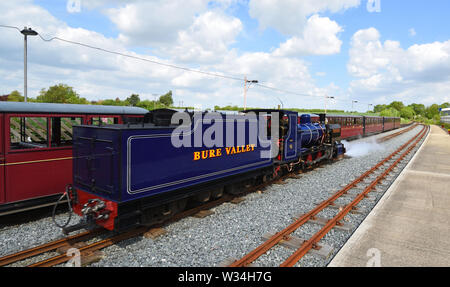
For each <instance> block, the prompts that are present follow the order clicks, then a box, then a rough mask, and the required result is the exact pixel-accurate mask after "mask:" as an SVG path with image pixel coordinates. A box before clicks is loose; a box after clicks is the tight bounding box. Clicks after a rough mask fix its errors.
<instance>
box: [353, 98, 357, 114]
mask: <svg viewBox="0 0 450 287" xmlns="http://www.w3.org/2000/svg"><path fill="white" fill-rule="evenodd" d="M357 102H358V101H352V113H353V103H357Z"/></svg>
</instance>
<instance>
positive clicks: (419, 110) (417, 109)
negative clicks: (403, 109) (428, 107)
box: [408, 103, 425, 116]
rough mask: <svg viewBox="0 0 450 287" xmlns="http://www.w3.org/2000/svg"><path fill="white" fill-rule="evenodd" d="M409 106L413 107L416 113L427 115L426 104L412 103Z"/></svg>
mask: <svg viewBox="0 0 450 287" xmlns="http://www.w3.org/2000/svg"><path fill="white" fill-rule="evenodd" d="M408 107H411V108H412V109H413V110H414V113H415V114H416V115H422V116H425V106H424V105H423V104H414V103H413V104H410V105H409V106H408Z"/></svg>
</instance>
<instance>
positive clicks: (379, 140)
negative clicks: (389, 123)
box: [377, 123, 417, 143]
mask: <svg viewBox="0 0 450 287" xmlns="http://www.w3.org/2000/svg"><path fill="white" fill-rule="evenodd" d="M416 126H417V123H414V124H412V125H411V126H409V127H407V128H406V129H403V130H401V131H398V132H395V133H392V134H390V135H387V136H384V137H382V138H379V139H377V143H382V142H385V141H388V140H390V139H392V138H395V137H396V136H399V135H401V134H404V133H406V132H409V131H410V130H412V129H413V128H415V127H416Z"/></svg>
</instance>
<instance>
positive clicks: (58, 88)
mask: <svg viewBox="0 0 450 287" xmlns="http://www.w3.org/2000/svg"><path fill="white" fill-rule="evenodd" d="M36 101H37V102H40V103H61V104H89V102H88V101H87V100H86V99H85V98H81V97H80V96H79V95H78V94H77V93H76V92H75V91H74V90H73V88H72V87H69V86H67V85H65V84H58V85H55V86H51V87H50V88H48V90H46V89H42V90H41V91H40V93H39V96H37V98H36Z"/></svg>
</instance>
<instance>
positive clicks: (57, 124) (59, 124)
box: [51, 117, 82, 147]
mask: <svg viewBox="0 0 450 287" xmlns="http://www.w3.org/2000/svg"><path fill="white" fill-rule="evenodd" d="M81 123H82V121H81V118H75V117H72V118H60V117H55V118H52V140H51V145H52V147H59V146H71V145H72V127H73V126H74V125H81Z"/></svg>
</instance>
